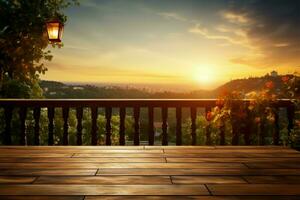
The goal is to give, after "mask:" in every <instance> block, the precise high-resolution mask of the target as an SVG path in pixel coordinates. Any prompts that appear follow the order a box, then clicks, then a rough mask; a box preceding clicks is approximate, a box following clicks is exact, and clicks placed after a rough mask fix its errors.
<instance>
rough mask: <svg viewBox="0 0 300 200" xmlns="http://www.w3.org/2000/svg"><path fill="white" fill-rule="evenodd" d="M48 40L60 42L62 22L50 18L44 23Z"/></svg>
mask: <svg viewBox="0 0 300 200" xmlns="http://www.w3.org/2000/svg"><path fill="white" fill-rule="evenodd" d="M46 25H47V33H48V40H49V41H50V42H61V39H62V33H63V29H64V25H63V23H61V22H60V21H59V20H51V21H48V22H47V23H46Z"/></svg>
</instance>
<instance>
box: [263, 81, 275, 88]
mask: <svg viewBox="0 0 300 200" xmlns="http://www.w3.org/2000/svg"><path fill="white" fill-rule="evenodd" d="M265 86H266V88H268V89H273V88H274V83H273V81H268V82H266V84H265Z"/></svg>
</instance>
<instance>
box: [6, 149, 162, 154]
mask: <svg viewBox="0 0 300 200" xmlns="http://www.w3.org/2000/svg"><path fill="white" fill-rule="evenodd" d="M50 150H51V153H110V154H111V153H128V154H130V153H134V154H135V153H163V150H159V149H147V150H143V149H139V150H134V149H99V150H98V149H77V150H75V149H56V148H53V149H43V150H41V149H1V154H8V153H11V154H13V153H16V154H17V153H20V154H21V153H24V151H26V152H27V153H47V152H49V151H50Z"/></svg>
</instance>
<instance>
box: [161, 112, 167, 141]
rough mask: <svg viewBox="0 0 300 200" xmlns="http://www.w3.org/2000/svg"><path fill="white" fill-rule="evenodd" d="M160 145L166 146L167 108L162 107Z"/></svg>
mask: <svg viewBox="0 0 300 200" xmlns="http://www.w3.org/2000/svg"><path fill="white" fill-rule="evenodd" d="M161 112H162V145H168V122H167V119H168V108H167V107H162V110H161Z"/></svg>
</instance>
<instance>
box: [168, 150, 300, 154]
mask: <svg viewBox="0 0 300 200" xmlns="http://www.w3.org/2000/svg"><path fill="white" fill-rule="evenodd" d="M164 152H165V153H178V154H184V153H206V154H209V153H213V154H216V153H220V154H226V153H246V154H248V153H270V154H271V153H298V154H300V153H299V152H298V151H296V150H293V149H202V150H196V149H165V151H164Z"/></svg>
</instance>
